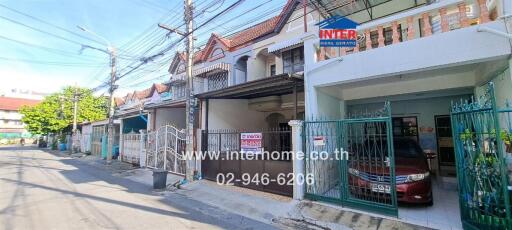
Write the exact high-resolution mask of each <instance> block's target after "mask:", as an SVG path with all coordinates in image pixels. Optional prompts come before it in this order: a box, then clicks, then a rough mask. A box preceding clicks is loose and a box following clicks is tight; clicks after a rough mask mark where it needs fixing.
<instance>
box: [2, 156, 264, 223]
mask: <svg viewBox="0 0 512 230" xmlns="http://www.w3.org/2000/svg"><path fill="white" fill-rule="evenodd" d="M271 228H273V226H271V225H268V224H266V223H261V222H257V221H254V220H252V219H248V218H245V217H242V216H240V215H237V214H235V213H231V212H226V211H223V210H220V209H218V208H215V207H212V206H208V205H205V204H203V203H200V202H197V201H195V200H191V199H187V198H185V197H183V196H180V195H178V194H170V195H169V194H167V195H166V196H162V195H161V194H158V193H156V192H154V191H152V190H151V188H148V187H147V186H146V185H143V184H140V183H137V182H134V181H131V180H127V179H125V178H121V177H116V176H113V175H111V173H109V172H108V171H105V170H101V169H99V168H97V167H94V166H91V165H88V164H85V163H83V162H80V161H79V160H77V159H72V158H67V157H59V156H57V155H53V154H51V153H48V152H45V151H41V150H39V149H37V148H31V147H23V148H21V147H3V148H2V147H0V229H7V230H9V229H66V230H68V229H144V230H150V229H151V230H153V229H271Z"/></svg>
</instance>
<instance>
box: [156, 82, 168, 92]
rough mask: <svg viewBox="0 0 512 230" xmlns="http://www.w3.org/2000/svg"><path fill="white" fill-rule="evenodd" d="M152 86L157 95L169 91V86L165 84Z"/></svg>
mask: <svg viewBox="0 0 512 230" xmlns="http://www.w3.org/2000/svg"><path fill="white" fill-rule="evenodd" d="M154 86H155V90H156V91H157V92H158V93H159V94H160V93H163V92H166V91H168V90H169V85H166V84H161V83H155V84H154Z"/></svg>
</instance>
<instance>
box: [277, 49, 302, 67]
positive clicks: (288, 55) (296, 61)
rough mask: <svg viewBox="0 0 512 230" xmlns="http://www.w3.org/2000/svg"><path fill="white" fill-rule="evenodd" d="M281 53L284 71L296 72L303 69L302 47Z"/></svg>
mask: <svg viewBox="0 0 512 230" xmlns="http://www.w3.org/2000/svg"><path fill="white" fill-rule="evenodd" d="M282 55H283V72H284V73H296V72H300V71H303V70H304V49H303V48H302V47H297V48H295V49H291V50H287V51H284V52H283V54H282Z"/></svg>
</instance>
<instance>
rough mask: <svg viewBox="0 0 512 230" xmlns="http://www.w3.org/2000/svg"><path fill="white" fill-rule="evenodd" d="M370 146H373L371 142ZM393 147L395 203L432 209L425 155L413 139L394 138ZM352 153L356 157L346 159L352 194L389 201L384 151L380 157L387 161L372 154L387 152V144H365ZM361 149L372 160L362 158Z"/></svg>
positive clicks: (368, 198)
mask: <svg viewBox="0 0 512 230" xmlns="http://www.w3.org/2000/svg"><path fill="white" fill-rule="evenodd" d="M370 143H373V142H371V141H370ZM375 145H380V146H379V147H376V146H375ZM393 145H394V149H395V151H394V152H395V176H396V194H397V199H398V202H401V203H417V204H428V205H432V204H433V197H432V182H431V178H430V171H429V167H428V163H427V155H426V154H425V153H424V152H423V150H422V149H421V147H420V146H419V145H418V143H417V142H416V141H414V140H412V139H405V138H396V139H395V140H394V141H393ZM352 149H353V150H356V151H354V152H356V153H355V154H351V156H350V157H351V158H349V159H348V162H349V166H350V168H349V170H348V171H349V175H350V176H349V185H348V186H349V189H350V191H351V193H352V194H353V195H356V196H358V197H359V198H361V199H366V200H372V201H382V200H386V199H387V200H389V193H390V191H391V189H390V186H389V184H390V177H389V167H388V166H389V165H388V164H389V163H388V162H387V159H388V158H387V153H386V152H387V151H383V154H382V155H383V156H384V157H386V159H385V160H384V161H383V160H381V159H380V158H379V155H381V154H379V153H375V152H376V151H378V149H384V150H386V149H387V146H386V144H383V145H381V144H380V143H379V144H377V143H376V144H364V145H359V147H353V148H352ZM362 149H366V150H365V151H364V152H365V153H367V154H370V155H371V156H369V157H368V156H366V157H365V156H364V154H361V152H363V151H361V150H362ZM350 152H351V151H349V153H350ZM357 152H359V153H357ZM429 157H431V156H429Z"/></svg>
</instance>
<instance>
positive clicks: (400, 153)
mask: <svg viewBox="0 0 512 230" xmlns="http://www.w3.org/2000/svg"><path fill="white" fill-rule="evenodd" d="M393 147H394V149H395V151H394V152H395V158H423V157H424V155H423V150H422V149H421V147H420V146H419V144H418V143H417V142H416V141H415V140H411V139H402V138H396V139H394V141H393ZM349 153H353V154H354V155H355V156H358V157H370V156H371V157H374V158H376V157H383V156H385V157H387V156H388V151H387V143H386V142H385V141H384V142H373V141H371V140H370V141H369V142H366V143H362V144H353V145H352V146H351V148H350V149H349Z"/></svg>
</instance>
